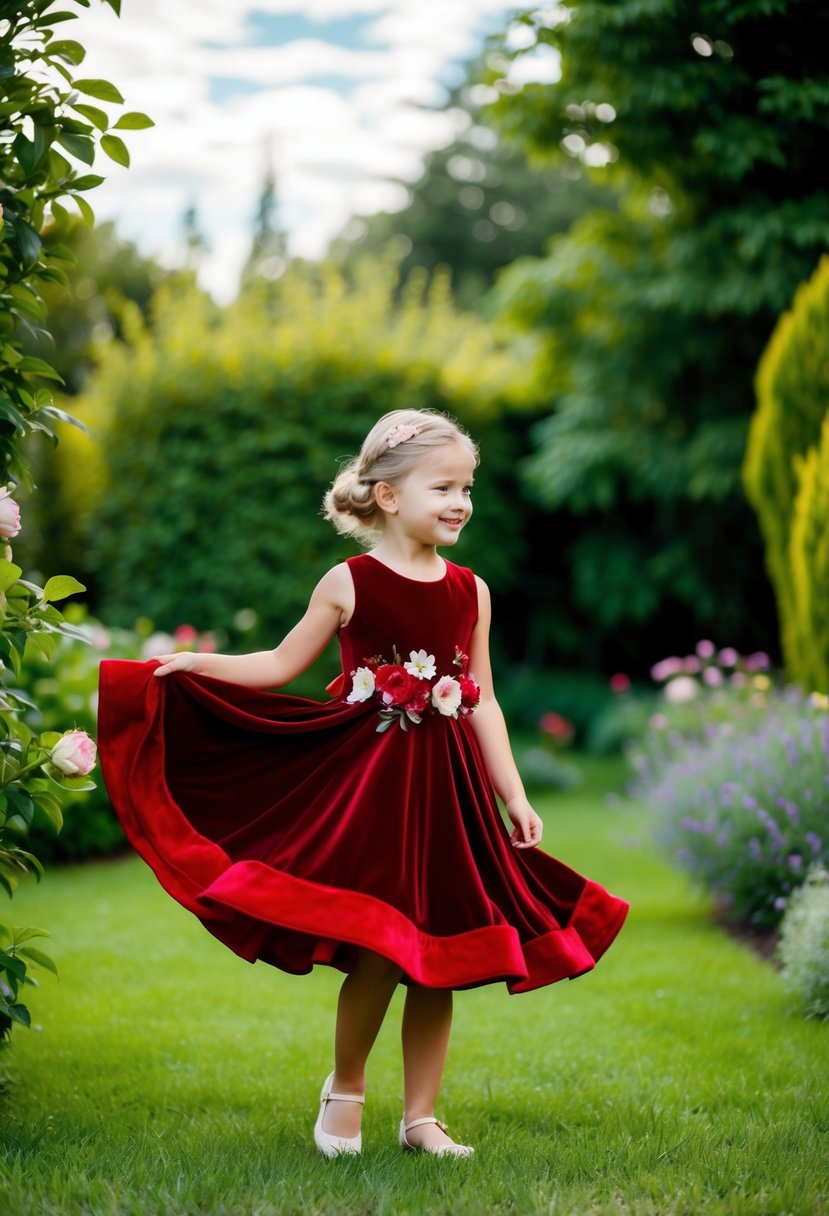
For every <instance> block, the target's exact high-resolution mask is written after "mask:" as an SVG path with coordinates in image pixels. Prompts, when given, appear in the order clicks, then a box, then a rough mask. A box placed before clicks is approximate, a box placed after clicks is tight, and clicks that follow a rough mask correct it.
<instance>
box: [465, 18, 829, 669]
mask: <svg viewBox="0 0 829 1216" xmlns="http://www.w3.org/2000/svg"><path fill="white" fill-rule="evenodd" d="M523 23H524V25H525V26H526V27H527V29H528V30H529V31H530V37H528V38H526V39H523V40H522V41H523V43H524V47H523V49H521V50H520V51H516V52H508V51H507V50H506V48H503V60H504V62H505V63H507V64H509V63H510V61H517V60H520V58H521V57H522V56H526V55H537V54H538V53H539V50H538V48H539V47H545V48H549V47H553V48H555V50H556V51H557V52H558V53H559V54H560V56H561V79H560V80H559V82H558V83H556V84H552V85H537V84H530V85H527V86H525V87H524V88H522V89H520V90H518V91H516V90H515V88H511V87H506V88H504V82H505V81H506V82H507V85H509V80H508V78H509V67H507V68H506V69H505V70H501V71H498V70H494V69H492V68H490V69H489V70H488V73H487V76H486V79H485V83H486V85H487V86H488V87H490V88H493V89H494V90H499V89H500V90H501V92H502V95H501V97H500V99H499V100H498V101H497V103H495V104H494V105H493V107H492V108H493V111H494V114H495V116H496V119H497V121H498V122H499V124H500V126H501V129H502V130H503V131H504V132H505V134H506V135H507V136H508V137H510V138H512V139H514V140H516V141H517V142H518V143H519V144H520V145H521V146H522V147H525V148H528V149H529V150H530V151H531V152H532V153H533V154H534V155H535V156H537V157H543V158H546V160H547V162H548V163H549V164H551V165H560V164H562V163H573V162H575V163H576V164H578V165H580V166H582V167H583V168H584V170H585V172H587V173H588V174H590V175H591V176H593V177H595V178H596V179H597V180H598V181H600V182H603V183H607V184H610V185H613V186H615V187H616V188H617V189H618V190H619V192H620V193H621V205H620V208H619V210H618V212H616V213H611V212H609V211H607V210H600V211H596V212H594V213H592V214H590V215H588V216H586V217H584V218H583V219H581V220H579V221H577V223H576V224H575V225H574V226H573V228H572V229H571V230H570V232H569V233H568V234H566V235H565V236H563V237H561V238H559V239H557V240H556V241H554V242H553V244H552V246H551V250H550V256H549V257H548V258H546V259H543V260H538V261H534V262H526V261H525V262H523V263H520V264H519V265H517V266H516V267H514V268H513V269H512V270H511V271H509V272H507V274H506V275H505V276H504V278H503V280H502V283H501V287H500V290H499V294H498V304H499V306H500V309H501V311H502V313H503V315H505V316H506V317H508V318H509V319H510V320H511V321H512V322H513V323H514V324H515V325H516V326H517V327H518V328H519V329H522V330H526V331H531V332H532V333H534V334H535V335H537V336H540V337H541V339H542V341H543V343H544V346H545V350H546V356H547V364H548V376H547V379H548V383H549V385H550V398H549V406H550V409H551V415H550V417H548V418H547V419H546V420H545V421H544V422H543V423H541V424H540V425H539V426H538V428H537V430H536V439H537V452H536V454H535V456H534V457H533V458H532V459H531V460H530V461H529V464H528V466H527V474H528V478H529V480H530V482H531V484H532V485H533V487H534V489H535V492H536V494H537V496H538V499H539V501H540V502H542V503H543V504H544V505H546V506H548V507H553V508H557V509H559V510H564V511H565V512H567V513H568V514H569V515H570V518H571V521H572V522H571V523H569V524H568V523H567V522H566V521H563V529H564V531H565V533H567V532H569V533H570V540H569V542H568V544H567V546H566V553H565V555H564V559H563V562H561V563H558V564H557V565H556V564H554V568H553V569H551V572H550V576H551V579H552V580H553V581H554V582H556V581H557V582H556V585H560V584H561V583H562V582H564V581H567V582H569V583H570V585H571V586H572V589H573V598H574V601H575V604H576V605H577V606H578V608H579V609H580V610H581V612H582V613H583V614H584V617H585V620H589V622H590V629H591V630H592V631H593V637H594V639H598V640H599V641H601V640H602V639H608V640H609V639H611V638H617V639H618V638H619V637H620V636H627V637H628V638H629V639H630V638H633V637H634V636H635V635H636V631H637V630H638V631H639V634H638V636H639V638H640V639H642V640H644V639H645V637H646V634H645V630H647V638H648V640H649V641H651V642H652V641H653V639H656V644H657V645H658V646H659V647H660V648H664V643H662V642H660V641H659V639H660V638H661V637H663V636H665V635H666V634H667V632H668V629H669V628H670V630H672V636H673V642H672V646H673V645H682V643H683V641H684V642H685V643H687V644H690V642H691V641H692V640H693V638H694V636H697V637H698V636H699V631H700V630H702V629H704V630H706V631H712V632H716V634H717V635H718V636H719V637H721V638H722V637H728V638H730V639H731V640H733V641H735V642H737V641H739V642H742V643H743V644H746V645H751V644H763V645H765V646H767V647H769V646H771V647H773V646H774V641H775V632H776V630H775V624H774V610H773V601H772V597H771V594H770V590H769V588H768V586H767V584H766V581H765V579H764V577H763V575H762V568H763V556H762V546H761V543H760V538H759V534H758V530H757V527H756V522H755V520H754V518H753V516H752V514H751V512H750V511H749V509H748V507H747V504H746V503H745V500H744V495H743V490H742V486H741V484H740V476H739V469H740V463H741V460H742V455H743V451H744V447H745V439H746V430H747V425H748V420H749V416H750V414H751V411H752V408H753V404H754V399H753V378H754V373H755V368H756V364H757V361H758V358H759V355H760V353H761V351H762V349H763V346H764V344H765V343H766V341H767V339H768V337H769V334H770V332H771V330H772V328H773V325H774V323H775V320H776V317H777V315H778V313H779V312H780V311H781V310H782V309H783V308H784V307H785V305H786V304H787V302H788V300H789V299H790V298H791V296H792V294H793V292H794V289H795V287H796V286H797V284H798V283H799V282H800V281H801V280H803V279H805V278H807V277H808V275H809V274H810V272H811V271H812V269H813V267H814V264H815V263H816V261H817V258H818V255H819V253H820V252H821V250H823V249H824V248H826V246H827V244H829V194H827V192H826V190H825V169H824V165H823V156H822V149H823V147H824V145H825V138H826V107H827V102H829V61H827V59H826V55H825V51H824V48H825V46H826V40H827V35H829V9H827V8H826V6H822V5H814V4H811V3H808V2H807V0H743V2H741V3H739V4H735V3H733V2H731V0H695V2H691V0H651V2H650V3H648V4H647V5H643V4H641V2H639V0H612V2H608V0H583V2H580V3H578V4H576V5H573V6H570V7H564V6H563V5H556V6H553V7H552V8H547V9H544V10H541V9H538V10H535V11H534V12H533V13H530V14H528V15H527V16H526V17H525V18H523ZM533 41H535V46H533V47H528V46H527V44H528V43H531V42H533ZM547 53H549V52H547ZM615 644H616V643H615V642H614V643H613V645H615ZM634 649H636V647H634Z"/></svg>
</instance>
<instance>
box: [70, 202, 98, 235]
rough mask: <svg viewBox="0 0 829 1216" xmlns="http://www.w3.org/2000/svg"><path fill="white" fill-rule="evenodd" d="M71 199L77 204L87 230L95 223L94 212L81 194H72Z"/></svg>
mask: <svg viewBox="0 0 829 1216" xmlns="http://www.w3.org/2000/svg"><path fill="white" fill-rule="evenodd" d="M72 197H73V199H74V200H75V202H76V203H77V206H78V210H79V211H80V213H81V215H82V216H83V219H84V223H85V224H86V226H87V228H92V227H93V225H94V223H95V212H94V211H93V210H92V208H91V207H90V205H89V203H88V202H87V201H86V199H85V198H84V196H83V195H82V194H73V195H72Z"/></svg>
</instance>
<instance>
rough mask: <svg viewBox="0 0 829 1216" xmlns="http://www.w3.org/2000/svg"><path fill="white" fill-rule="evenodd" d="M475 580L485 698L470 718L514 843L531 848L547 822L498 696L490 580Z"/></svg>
mask: <svg viewBox="0 0 829 1216" xmlns="http://www.w3.org/2000/svg"><path fill="white" fill-rule="evenodd" d="M475 581H476V582H477V584H478V621H477V624H476V625H475V628H474V630H473V632H472V640H471V642H470V646H469V670H470V673H471V674H472V675H473V676H474V677H475V679H476V681H477V683H478V685H479V687H480V689H481V700H480V703H479V704H478V707H477V709H475V710H474V712H473V713H472V714H470V716H469V718H468V719H467V721H468V722H469V724H470V725H471V727H472V729H473V730H474V732H475V736H476V738H477V740H478V743H479V744H480V747H481V751H482V752H483V756H484V761H485V762H486V767H487V772H488V773H489V779H490V781H491V782H492V784H493V786H494V787H495V790H496V792H497V793H498V794H500V796H501V798H502V800H503V802H504V804H505V806H506V808H507V814H508V815H509V817H510V819H511V820H512V822H513V823H514V824H515V828H514V830H513V832H512V834H511V840H512V843H513V844H514V845H515V846H516V847H517V848H527V847H529V846H530V845H536V844H538V842H539V841H540V840H541V832H542V826H543V825H542V823H541V820H540V819H539V817H538V815H537V814H536V813H535V811H534V810H533V808H532V807H531V806H530V803H529V801H528V800H527V795H526V794H525V792H524V784H523V782H522V781H521V776H520V774H519V772H518V768H517V767H516V764H515V760H514V758H513V754H512V748H511V747H510V742H509V735H508V734H507V724H506V722H505V721H504V715H503V713H502V711H501V706H500V705H499V704H498V702H497V701H496V699H495V690H494V688H493V686H492V667H491V664H490V660H489V626H490V620H491V617H492V605H491V601H490V597H489V588H488V587H487V585H486V583H485V582H484V581H483V579H480V578H478V576H477V575H476V576H475Z"/></svg>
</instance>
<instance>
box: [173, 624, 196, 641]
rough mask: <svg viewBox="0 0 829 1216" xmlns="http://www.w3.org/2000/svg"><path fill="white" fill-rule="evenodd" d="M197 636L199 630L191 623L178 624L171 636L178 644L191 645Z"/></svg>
mask: <svg viewBox="0 0 829 1216" xmlns="http://www.w3.org/2000/svg"><path fill="white" fill-rule="evenodd" d="M198 636H199V631H198V630H197V629H194V628H193V626H192V625H179V626H178V628H177V629H176V630H175V631H174V632H173V638H174V639H175V642H176V645H178V646H191V645H192V644H193V642H195V640H196V638H197V637H198Z"/></svg>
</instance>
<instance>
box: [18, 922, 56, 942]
mask: <svg viewBox="0 0 829 1216" xmlns="http://www.w3.org/2000/svg"><path fill="white" fill-rule="evenodd" d="M51 936H52V935H51V933H50V932H49V930H48V929H18V928H17V926H16V925H15V929H14V941H15V945H17V946H20V945H22V944H23V942H28V941H31V939H32V938H33V937H51Z"/></svg>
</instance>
